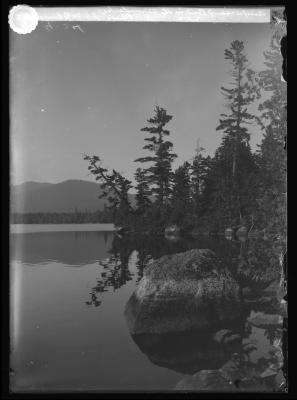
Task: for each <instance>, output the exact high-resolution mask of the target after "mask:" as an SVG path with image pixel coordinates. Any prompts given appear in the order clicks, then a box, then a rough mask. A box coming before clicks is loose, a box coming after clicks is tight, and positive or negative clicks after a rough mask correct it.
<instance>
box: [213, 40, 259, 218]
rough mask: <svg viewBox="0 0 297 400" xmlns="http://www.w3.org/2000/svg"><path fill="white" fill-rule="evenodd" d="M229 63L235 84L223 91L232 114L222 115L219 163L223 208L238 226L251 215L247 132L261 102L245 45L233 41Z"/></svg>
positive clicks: (251, 164) (250, 160) (252, 166)
mask: <svg viewBox="0 0 297 400" xmlns="http://www.w3.org/2000/svg"><path fill="white" fill-rule="evenodd" d="M225 59H226V60H228V61H230V63H231V66H232V71H231V76H232V78H233V81H232V82H231V87H230V88H225V87H222V88H221V89H222V92H223V94H224V96H225V98H226V99H227V108H228V109H230V112H229V114H221V117H223V118H222V119H220V123H219V126H218V127H217V130H222V131H223V133H224V136H223V139H222V144H221V146H220V147H219V149H218V150H217V152H216V156H215V159H216V161H217V167H219V169H217V172H218V173H219V182H218V183H219V186H220V190H219V191H220V196H219V197H220V198H221V200H222V202H223V204H221V208H225V211H227V215H228V220H229V223H233V224H234V223H235V224H237V223H239V222H241V219H242V216H243V212H247V205H248V203H249V201H247V200H248V199H249V197H250V196H249V190H250V188H248V187H247V182H250V174H253V173H254V170H255V163H254V159H253V156H252V153H251V149H250V146H249V140H250V133H249V131H248V128H247V125H249V124H251V123H253V121H254V119H255V117H254V116H253V115H252V114H250V113H249V112H248V106H249V105H250V104H252V103H253V102H254V101H255V100H256V99H258V98H259V96H260V91H259V85H258V77H257V76H256V74H255V72H254V71H252V70H251V69H249V68H248V60H247V58H246V55H245V53H244V44H243V42H241V41H238V40H235V41H233V42H232V43H231V46H230V49H226V50H225ZM222 202H221V203H222Z"/></svg>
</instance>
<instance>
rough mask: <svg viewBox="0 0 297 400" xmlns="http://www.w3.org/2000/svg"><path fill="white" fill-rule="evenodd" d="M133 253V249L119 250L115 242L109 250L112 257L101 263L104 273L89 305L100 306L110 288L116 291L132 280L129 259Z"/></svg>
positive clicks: (92, 293) (122, 248) (98, 281)
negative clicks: (104, 294)
mask: <svg viewBox="0 0 297 400" xmlns="http://www.w3.org/2000/svg"><path fill="white" fill-rule="evenodd" d="M115 239H116V237H115ZM132 251H133V250H131V248H129V247H125V246H123V247H120V248H119V246H118V241H117V240H113V243H112V247H111V249H110V250H109V253H111V256H110V257H109V258H108V259H107V260H105V261H101V262H100V265H102V267H103V272H101V276H100V278H99V279H98V280H97V284H96V286H95V287H93V288H92V290H91V293H90V296H91V299H90V300H89V301H87V302H86V304H87V305H89V306H92V305H93V306H95V307H98V306H100V304H101V303H102V297H103V293H104V292H107V291H108V289H109V288H113V290H114V291H115V290H117V289H119V288H120V287H122V286H123V285H125V284H126V283H127V282H128V281H130V280H132V276H133V274H132V273H131V272H130V270H129V259H130V255H131V253H132Z"/></svg>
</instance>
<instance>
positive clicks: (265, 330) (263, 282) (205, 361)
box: [86, 235, 283, 390]
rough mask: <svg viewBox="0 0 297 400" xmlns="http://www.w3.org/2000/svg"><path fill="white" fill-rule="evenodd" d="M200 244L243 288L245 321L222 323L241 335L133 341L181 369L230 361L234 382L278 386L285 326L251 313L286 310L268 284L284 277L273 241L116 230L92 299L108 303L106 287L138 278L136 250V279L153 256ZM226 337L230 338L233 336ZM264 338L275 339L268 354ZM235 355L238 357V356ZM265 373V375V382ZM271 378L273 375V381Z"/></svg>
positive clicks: (174, 336)
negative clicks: (258, 320) (253, 319)
mask: <svg viewBox="0 0 297 400" xmlns="http://www.w3.org/2000/svg"><path fill="white" fill-rule="evenodd" d="M194 248H197V249H199V248H200V249H202V248H208V249H211V250H213V251H215V252H216V254H217V255H218V257H219V258H220V259H221V260H222V261H223V263H224V264H225V265H226V266H227V267H228V268H229V270H230V272H231V273H232V275H233V277H234V278H235V279H236V281H237V282H238V284H239V286H240V288H241V294H242V315H241V318H240V320H238V321H237V323H236V324H235V325H236V326H234V327H233V328H232V327H227V326H224V324H223V325H222V326H221V328H219V327H217V329H218V330H219V329H223V328H225V329H226V328H228V329H229V334H228V335H231V336H232V335H234V334H235V336H236V340H235V341H233V342H230V344H228V342H226V343H227V345H226V343H225V342H224V343H223V342H222V343H216V342H214V341H213V339H212V338H213V334H214V333H215V332H212V334H211V332H207V333H206V334H205V336H203V334H202V333H201V332H198V333H195V332H185V333H183V334H175V333H173V334H168V335H166V334H165V335H136V336H135V335H132V338H133V340H134V341H135V343H136V345H137V346H138V347H139V349H140V350H141V351H142V352H143V353H144V354H146V355H147V357H148V358H149V359H150V360H151V362H153V363H154V364H156V365H159V366H163V367H166V368H169V369H173V370H175V371H178V372H181V373H186V374H193V373H195V372H196V371H199V370H201V369H205V368H219V367H220V366H222V363H224V362H225V363H226V364H224V371H225V372H224V373H226V374H227V375H228V376H229V375H230V377H233V378H234V377H235V378H236V379H235V378H234V379H233V381H234V382H235V383H236V385H240V386H241V387H242V388H244V385H245V384H246V385H254V386H253V387H257V385H259V388H260V389H259V390H262V389H261V388H262V387H264V388H265V387H266V386H265V385H267V384H268V385H269V386H270V387H273V385H275V377H276V374H278V376H279V371H280V368H281V364H282V354H281V353H282V352H281V350H280V347H279V343H280V342H281V341H282V335H283V328H282V327H281V326H280V325H279V326H276V325H273V324H272V325H271V324H267V325H266V326H260V327H257V325H256V327H255V326H253V324H251V323H249V322H248V318H247V317H248V316H249V315H250V313H251V311H253V312H260V313H264V314H265V315H267V314H280V313H281V312H280V305H279V298H278V296H277V295H276V293H271V292H269V291H268V292H267V291H265V288H267V286H268V285H270V283H271V282H272V281H277V280H278V279H279V276H280V263H279V255H278V253H277V252H276V251H275V248H273V246H272V242H271V241H269V240H266V239H265V240H264V239H263V238H259V237H258V238H253V239H249V240H242V238H241V240H232V241H228V240H225V239H224V238H217V239H214V238H208V237H201V238H195V239H193V238H179V240H178V241H172V240H170V239H169V240H168V239H166V238H165V237H163V236H157V235H156V236H149V235H127V236H123V237H119V236H116V235H115V236H114V239H113V242H112V246H111V248H110V250H109V254H110V257H108V258H107V259H106V260H105V261H102V262H100V265H101V266H102V267H103V271H102V272H101V276H100V278H99V279H98V280H97V283H96V286H94V287H93V288H92V290H91V293H90V296H91V298H90V300H89V301H87V302H86V304H87V305H89V306H94V307H98V306H99V305H100V304H101V303H102V300H103V294H104V292H106V291H108V290H110V289H113V290H114V291H115V290H117V289H119V288H121V287H122V286H123V285H125V284H126V283H127V282H129V281H131V280H132V279H133V273H132V272H131V271H130V268H131V267H132V260H131V256H132V254H133V253H134V254H135V252H136V255H137V258H136V260H133V263H134V262H135V266H136V270H137V274H136V281H139V280H140V279H141V278H142V276H143V271H144V268H145V267H146V266H147V265H148V263H149V262H150V261H151V260H154V259H157V258H159V257H161V256H163V255H165V254H174V253H178V252H184V251H186V250H189V249H194ZM244 289H248V293H249V296H248V297H247V298H245V297H244V296H245V293H246V290H245V291H244ZM230 328H231V330H230ZM201 335H202V336H201ZM231 336H230V337H231ZM226 338H227V339H226V340H229V339H228V337H227V336H226ZM224 340H225V339H224ZM263 340H266V342H267V343H268V344H270V350H269V351H268V353H267V354H265V355H264V356H263V352H262V351H261V346H262V345H263ZM259 349H260V353H259ZM255 354H256V356H255ZM259 354H260V355H259ZM234 357H235V358H236V357H237V358H236V360H235V361H234ZM255 357H256V358H255ZM280 360H281V361H280ZM271 369H272V372H271V371H270V370H271ZM269 374H270V375H271V378H269V376H270V375H269ZM266 375H268V378H267V377H266ZM263 377H265V385H264V386H263V382H264V380H263V379H264V378H263ZM237 378H238V379H237ZM269 379H271V382H270V383H269V382H268V381H269ZM255 385H256V386H255ZM247 387H248V386H247Z"/></svg>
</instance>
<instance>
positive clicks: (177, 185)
mask: <svg viewBox="0 0 297 400" xmlns="http://www.w3.org/2000/svg"><path fill="white" fill-rule="evenodd" d="M171 209H172V211H171V218H170V219H171V222H172V223H174V224H177V225H179V226H182V227H183V226H185V225H188V224H189V216H192V211H193V210H192V198H191V181H190V164H189V163H188V162H185V163H184V164H183V165H182V166H180V167H179V168H177V170H176V171H175V172H174V178H173V190H172V197H171Z"/></svg>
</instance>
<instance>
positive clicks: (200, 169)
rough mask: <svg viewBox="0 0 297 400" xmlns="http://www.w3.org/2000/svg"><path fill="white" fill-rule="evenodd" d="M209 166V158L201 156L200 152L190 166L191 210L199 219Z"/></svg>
mask: <svg viewBox="0 0 297 400" xmlns="http://www.w3.org/2000/svg"><path fill="white" fill-rule="evenodd" d="M210 166H211V157H210V156H206V157H205V156H203V155H202V154H201V153H200V152H199V153H198V152H197V154H196V156H195V157H194V159H193V163H192V165H191V173H190V174H191V185H192V199H193V208H194V212H195V215H196V217H199V214H200V211H201V209H202V201H203V193H204V189H205V181H206V178H207V176H208V172H209V169H210Z"/></svg>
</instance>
